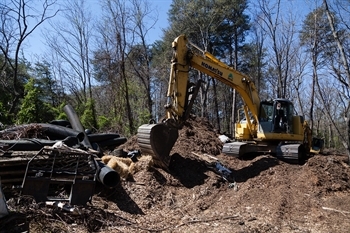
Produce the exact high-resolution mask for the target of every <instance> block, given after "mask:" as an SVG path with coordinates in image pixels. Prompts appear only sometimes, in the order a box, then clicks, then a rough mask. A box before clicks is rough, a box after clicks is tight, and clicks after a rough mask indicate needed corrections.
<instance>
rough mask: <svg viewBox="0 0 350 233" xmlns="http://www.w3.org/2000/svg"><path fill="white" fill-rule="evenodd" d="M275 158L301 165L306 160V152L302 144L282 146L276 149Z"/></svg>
mask: <svg viewBox="0 0 350 233" xmlns="http://www.w3.org/2000/svg"><path fill="white" fill-rule="evenodd" d="M276 157H277V158H278V159H280V160H283V161H286V162H289V163H299V164H302V163H304V162H305V160H306V150H305V147H304V145H303V144H297V143H294V144H282V145H278V146H277V148H276Z"/></svg>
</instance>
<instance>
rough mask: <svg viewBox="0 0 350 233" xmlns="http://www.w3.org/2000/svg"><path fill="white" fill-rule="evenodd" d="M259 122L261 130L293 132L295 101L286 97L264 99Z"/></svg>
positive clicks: (266, 131)
mask: <svg viewBox="0 0 350 233" xmlns="http://www.w3.org/2000/svg"><path fill="white" fill-rule="evenodd" d="M259 122H260V125H259V130H260V132H265V133H268V132H271V133H292V129H293V103H292V102H290V101H289V100H286V99H275V100H267V101H262V102H261V103H260V113H259Z"/></svg>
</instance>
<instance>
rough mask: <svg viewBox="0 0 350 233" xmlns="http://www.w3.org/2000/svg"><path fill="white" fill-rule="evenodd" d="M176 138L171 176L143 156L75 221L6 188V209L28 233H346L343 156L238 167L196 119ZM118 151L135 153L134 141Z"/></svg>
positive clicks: (349, 189) (348, 188)
mask: <svg viewBox="0 0 350 233" xmlns="http://www.w3.org/2000/svg"><path fill="white" fill-rule="evenodd" d="M179 135H180V137H179V139H178V141H177V142H176V144H175V146H174V148H173V150H172V152H171V155H172V160H171V164H170V167H169V172H165V171H164V170H162V169H159V168H154V167H152V166H151V164H152V163H151V157H150V156H148V155H143V156H141V157H139V159H138V161H137V162H135V168H134V173H133V180H122V181H121V183H120V185H118V186H117V187H116V188H106V187H104V186H103V185H101V184H99V183H97V186H96V191H95V195H94V197H93V199H92V202H91V203H88V205H87V206H84V207H81V206H78V207H77V208H78V210H79V211H78V212H77V214H72V213H70V212H66V211H63V210H62V209H60V208H58V207H54V208H52V207H48V206H46V205H45V204H43V203H35V201H33V199H31V198H30V197H23V196H19V195H18V194H17V193H16V192H14V191H13V190H12V189H10V188H6V187H5V190H4V192H5V195H6V197H7V199H8V205H9V208H10V210H11V211H15V212H19V213H23V214H25V215H26V216H27V219H28V221H29V223H30V229H31V232H254V233H257V232H276V233H277V232H278V233H280V232H305V233H309V232H315V233H316V232H317V233H318V232H321V233H322V232H339V233H342V232H349V229H350V222H349V221H348V219H349V217H350V195H349V194H350V168H349V166H348V165H347V157H346V156H344V155H336V154H329V155H327V156H324V155H318V156H314V157H312V158H310V159H309V160H308V161H307V162H306V163H305V164H304V165H295V164H288V163H285V162H282V161H279V160H277V159H276V158H274V157H272V156H269V155H265V156H258V157H256V158H251V159H247V160H239V159H237V158H234V157H228V156H225V155H223V154H221V153H220V151H221V148H222V143H221V142H220V141H219V140H218V135H217V134H216V133H215V130H214V129H213V127H212V126H211V125H210V124H209V123H208V122H207V121H205V120H203V119H201V118H197V117H195V118H191V119H190V120H189V121H188V123H187V124H186V125H185V127H184V128H183V129H182V130H181V131H180V133H179ZM123 149H124V150H127V151H132V150H137V149H138V147H137V138H136V137H133V138H130V139H129V140H128V141H127V142H126V143H125V144H124V145H123ZM205 154H209V155H212V156H216V158H217V159H218V160H219V161H220V162H221V163H222V164H223V165H224V166H225V167H227V168H229V169H230V170H231V171H232V175H233V177H234V180H235V185H232V183H230V182H227V181H226V180H225V179H223V178H222V177H221V176H220V175H218V174H217V173H215V172H213V170H212V169H211V168H210V167H208V162H207V161H204V160H203V159H202V158H201V157H198V155H204V157H205ZM48 222H49V223H50V224H47V223H48ZM0 229H1V228H0ZM0 232H1V230H0Z"/></svg>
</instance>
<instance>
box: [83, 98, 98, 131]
mask: <svg viewBox="0 0 350 233" xmlns="http://www.w3.org/2000/svg"><path fill="white" fill-rule="evenodd" d="M84 106H85V108H84V112H83V115H82V116H81V119H80V121H81V123H82V125H84V127H85V128H89V129H94V128H96V126H97V123H96V117H95V114H94V101H93V100H92V99H88V100H87V102H86V103H85V104H84Z"/></svg>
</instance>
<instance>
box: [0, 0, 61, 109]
mask: <svg viewBox="0 0 350 233" xmlns="http://www.w3.org/2000/svg"><path fill="white" fill-rule="evenodd" d="M55 4H56V0H44V1H34V0H9V1H8V0H3V1H1V3H0V20H1V28H0V50H1V53H2V55H3V56H4V60H5V62H4V63H3V64H2V66H1V67H0V71H1V73H2V72H3V71H4V69H5V68H6V67H7V66H10V68H11V70H12V74H11V75H10V74H8V75H5V77H6V79H10V81H9V80H6V81H4V80H2V82H1V84H2V85H3V86H4V88H5V89H7V90H8V91H9V92H10V93H11V95H12V97H13V98H12V102H11V107H10V109H9V113H13V112H14V111H15V108H16V107H17V104H18V102H19V100H20V98H21V97H22V95H23V93H22V92H23V91H22V90H21V89H22V85H21V84H20V82H19V60H20V51H21V49H22V48H23V44H24V42H25V41H26V40H27V38H28V37H29V36H30V35H31V34H32V33H33V31H34V30H36V29H37V28H38V27H39V26H40V25H41V24H42V23H44V22H45V21H47V20H48V19H50V18H53V17H54V16H55V15H56V14H57V13H58V10H54V6H55Z"/></svg>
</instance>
